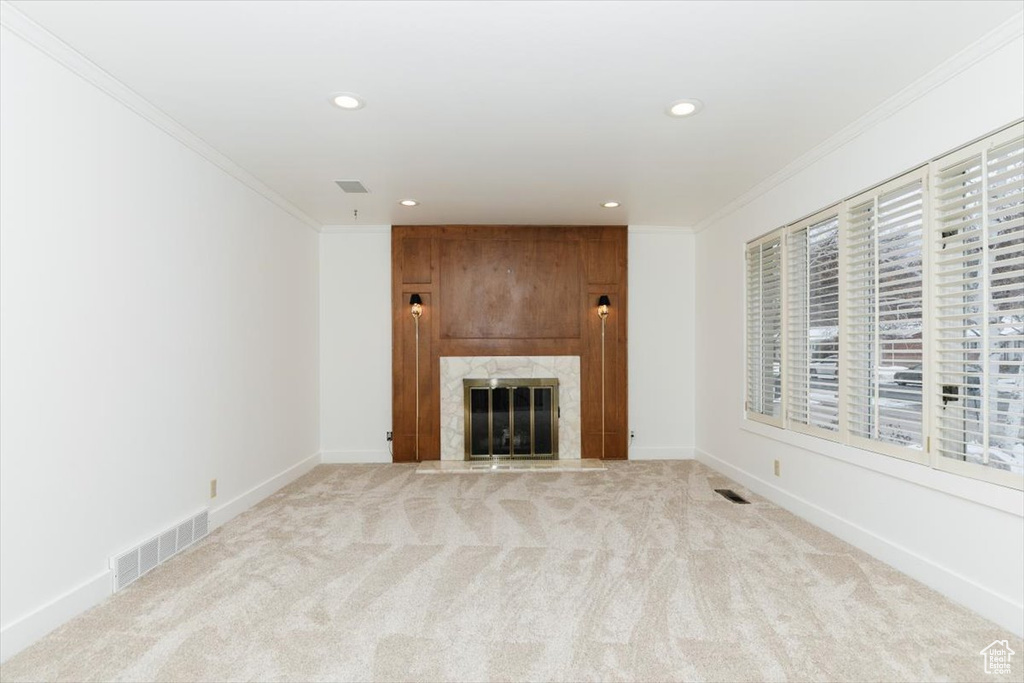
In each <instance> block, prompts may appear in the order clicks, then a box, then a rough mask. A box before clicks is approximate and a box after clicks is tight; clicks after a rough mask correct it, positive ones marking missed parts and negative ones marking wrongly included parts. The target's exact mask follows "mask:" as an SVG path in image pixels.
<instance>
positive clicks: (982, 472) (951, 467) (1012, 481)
mask: <svg viewBox="0 0 1024 683" xmlns="http://www.w3.org/2000/svg"><path fill="white" fill-rule="evenodd" d="M1022 136H1024V123H1021V122H1018V123H1015V124H1013V125H1011V126H1007V127H1006V128H1004V129H1002V130H999V131H997V132H995V133H992V134H990V135H986V136H985V137H984V138H982V139H980V140H978V141H976V142H974V143H972V144H969V145H965V146H964V147H961V148H959V149H957V150H954V151H952V152H950V153H948V154H944V155H942V156H941V157H938V158H936V159H934V160H933V161H931V162H930V163H929V164H928V168H929V176H930V177H931V178H932V180H933V181H935V180H937V179H938V178H939V174H940V173H942V171H943V170H944V169H948V168H950V167H951V166H956V165H957V164H959V163H962V162H964V161H967V160H968V159H970V158H971V157H974V156H978V155H982V154H983V153H984V152H988V151H991V150H992V149H994V148H996V147H1000V146H1002V145H1004V144H1006V143H1008V142H1012V141H1013V140H1015V139H1017V138H1019V137H1022ZM985 172H986V170H985V169H984V168H983V169H982V174H984V173H985ZM938 185H939V183H938V182H933V186H934V190H933V192H934V193H935V194H937V193H938V191H939V188H938ZM985 201H986V203H987V198H986V200H985ZM939 209H940V205H939V202H938V201H937V200H936V201H933V202H932V208H931V213H930V215H929V244H930V249H929V252H930V253H931V256H932V258H931V263H932V264H934V265H933V266H932V267H933V268H934V269H935V270H934V272H932V273H930V274H931V275H933V277H934V279H933V280H932V281H933V282H934V283H935V285H934V286H932V287H929V290H932V291H937V288H938V275H939V273H938V259H939V251H940V250H941V239H942V222H941V221H940V219H939V215H938V213H939ZM986 214H987V211H984V212H983V218H982V221H983V222H982V233H983V240H987V237H988V235H987V230H988V228H987V221H986V218H987V216H986ZM986 251H987V250H986ZM982 267H984V268H985V269H986V273H985V278H986V279H988V278H989V277H990V273H989V272H988V267H989V264H988V260H987V259H986V260H985V262H984V264H983V266H982ZM984 303H985V309H984V310H983V311H982V318H985V319H987V318H988V305H989V301H988V300H987V298H986V300H985V302H984ZM929 308H931V306H929ZM986 324H987V322H986ZM930 329H931V335H930V336H931V337H932V338H933V339H934V340H935V351H934V352H935V357H934V358H933V359H931V360H932V361H934V362H930V363H929V365H928V367H929V372H928V375H929V376H930V377H931V379H932V381H933V386H934V387H935V388H934V389H933V390H932V394H931V399H932V403H931V405H930V410H929V412H930V413H932V414H933V415H935V416H936V419H935V426H936V433H934V434H932V435H931V436H932V437H933V439H932V440H933V441H936V442H937V441H938V440H939V434H938V433H937V427H938V423H939V420H938V417H937V416H938V413H937V411H938V409H939V403H940V402H941V401H942V396H941V389H940V386H939V384H940V383H939V382H938V381H937V376H938V375H939V374H940V373H939V369H938V368H939V366H938V362H937V361H938V346H937V345H938V340H939V327H938V321H932V322H931V323H930ZM990 353H991V350H990V349H988V348H986V349H984V350H983V355H984V356H985V357H987V356H988V355H989V354H990ZM1022 372H1024V369H1022ZM936 389H939V390H936ZM985 389H986V393H985V395H984V398H985V401H986V402H987V401H988V400H989V398H988V393H987V392H988V387H987V386H986V387H985ZM931 455H932V462H931V466H932V467H934V468H935V469H938V470H943V471H945V472H950V473H952V474H957V475H961V476H966V477H970V478H972V479H980V480H982V481H987V482H990V483H992V484H997V485H999V486H1007V487H1010V488H1017V489H1024V477H1022V476H1020V475H1016V474H1013V473H1011V472H1007V471H1006V470H1000V469H996V468H993V467H988V466H986V465H981V464H978V463H973V462H968V461H961V460H954V459H952V458H947V457H945V456H943V455H941V454H940V453H939V449H938V448H934V449H932V453H931Z"/></svg>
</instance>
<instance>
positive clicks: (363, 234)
mask: <svg viewBox="0 0 1024 683" xmlns="http://www.w3.org/2000/svg"><path fill="white" fill-rule="evenodd" d="M327 230H328V231H327V232H324V233H323V234H321V235H320V377H321V386H320V390H321V393H320V449H321V451H322V456H323V461H324V462H391V455H390V454H389V452H388V445H389V444H388V443H387V442H386V441H385V439H384V437H385V434H386V433H387V432H389V431H391V228H390V226H371V227H363V226H352V227H339V228H329V229H327Z"/></svg>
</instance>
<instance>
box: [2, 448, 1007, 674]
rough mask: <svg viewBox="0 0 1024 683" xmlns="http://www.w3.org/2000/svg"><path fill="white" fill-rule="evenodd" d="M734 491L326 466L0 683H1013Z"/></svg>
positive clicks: (814, 533)
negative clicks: (1000, 682)
mask: <svg viewBox="0 0 1024 683" xmlns="http://www.w3.org/2000/svg"><path fill="white" fill-rule="evenodd" d="M723 486H731V487H732V488H735V489H737V490H739V491H741V492H743V489H742V488H741V487H738V486H736V485H733V484H731V483H730V482H728V481H727V480H725V479H724V478H723V477H721V476H719V475H717V474H716V473H714V472H713V471H711V470H709V469H708V468H706V467H704V466H702V465H700V464H699V463H696V462H692V461H689V462H630V463H610V464H609V466H608V470H607V471H606V472H587V473H557V474H554V473H524V474H516V473H503V474H495V475H489V474H481V475H466V474H435V475H431V476H424V475H421V474H420V475H418V474H416V466H415V465H324V466H320V467H317V468H315V469H314V470H313V471H312V472H310V473H309V474H308V475H306V476H305V477H303V478H302V479H300V480H298V481H297V482H295V483H294V484H292V485H290V486H288V487H287V488H285V489H283V490H282V491H280V492H279V493H277V494H275V495H274V496H272V497H270V498H269V499H268V500H266V501H264V502H263V503H262V504H260V505H259V506H257V507H256V508H254V509H252V510H251V511H249V512H248V513H246V514H244V515H242V516H241V517H239V518H237V519H235V520H234V521H232V522H231V523H229V524H227V525H225V526H224V527H222V528H220V529H218V530H217V531H216V532H214V533H213V534H211V535H210V537H209V538H208V539H207V540H206V541H204V542H202V543H201V544H199V545H197V546H196V547H194V548H192V549H191V550H188V551H186V552H185V553H183V554H182V555H181V556H179V557H176V558H174V559H173V560H171V561H169V562H168V563H167V564H165V565H163V566H161V567H159V568H157V569H156V570H155V571H153V572H152V573H151V574H149V575H148V576H146V577H145V578H143V579H142V580H141V581H139V582H138V583H136V584H134V585H133V586H130V587H129V588H128V589H127V590H125V591H123V592H122V593H120V594H118V595H116V596H114V597H113V598H111V599H109V600H107V601H106V602H104V603H103V604H101V605H99V606H98V607H96V608H94V609H92V610H91V611H89V612H87V613H86V614H84V615H82V616H80V617H78V618H77V619H74V620H73V621H71V622H69V623H68V624H66V625H65V626H63V627H61V628H60V629H58V630H57V631H55V632H54V633H52V634H50V635H49V636H47V637H46V638H45V639H43V640H42V641H41V642H39V643H37V644H36V645H34V646H33V647H31V648H29V649H27V650H25V651H24V652H22V653H21V654H19V655H17V656H16V657H13V658H12V659H11V660H9V661H8V662H7V663H5V664H4V665H3V666H2V669H0V678H2V679H3V680H4V681H23V680H62V681H89V680H132V681H144V680H164V681H216V680H237V681H254V680H281V681H321V680H323V681H329V680H330V681H343V680H355V681H370V680H375V681H404V680H417V681H444V680H455V681H484V680H516V681H528V680H563V681H585V680H602V681H616V680H626V681H628V680H647V681H672V680H687V681H747V680H751V681H752V680H794V681H803V680H821V681H840V680H848V681H871V680H880V681H882V680H884V681H897V680H900V681H926V680H982V679H990V680H996V679H994V678H993V677H992V676H986V675H985V674H984V673H983V670H982V668H981V657H980V656H979V655H978V652H979V651H980V650H981V649H982V648H983V647H984V646H986V645H987V644H988V643H990V642H991V641H993V640H995V639H996V638H999V639H1004V638H1007V637H1008V634H1007V633H1006V632H1005V631H1004V630H1002V629H1000V628H999V627H997V626H995V625H994V624H991V623H989V622H987V621H986V620H984V619H982V618H980V617H978V616H976V615H974V614H972V613H971V612H969V611H968V610H966V609H963V608H961V607H958V606H956V605H954V604H953V603H951V602H949V601H948V600H946V599H945V598H943V597H941V596H940V595H938V594H937V593H935V592H933V591H931V590H930V589H928V588H926V587H924V586H922V585H921V584H919V583H916V582H915V581H912V580H910V579H908V578H907V577H905V576H903V575H901V574H900V573H899V572H897V571H895V570H894V569H891V568H890V567H888V566H886V565H884V564H882V563H881V562H878V561H876V560H874V559H872V558H870V557H868V556H867V555H865V554H864V553H862V552H860V551H858V550H856V549H854V548H853V547H851V546H850V545H848V544H846V543H844V542H842V541H839V540H838V539H836V538H835V537H833V536H830V535H829V534H827V533H825V532H823V531H821V530H819V529H817V528H816V527H814V526H811V525H810V524H807V523H805V522H803V521H801V520H800V519H798V518H796V517H794V516H793V515H791V514H789V513H788V512H785V511H784V510H781V509H779V508H778V507H776V506H775V505H772V504H770V503H768V502H766V501H764V500H761V499H757V498H752V500H753V501H754V502H753V504H752V505H735V504H733V503H730V502H728V501H726V500H724V499H723V498H721V497H720V496H718V495H717V494H715V493H714V492H713V491H712V489H714V488H720V487H723ZM1010 645H1011V647H1012V649H1014V650H1015V651H1016V652H1018V653H1024V644H1022V643H1021V640H1020V639H1019V638H1010ZM1018 656H1021V657H1024V654H1020V655H1018ZM1021 671H1024V663H1018V662H1014V672H1013V676H1014V677H1015V678H1016V680H1020V672H1021Z"/></svg>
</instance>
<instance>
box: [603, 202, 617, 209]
mask: <svg viewBox="0 0 1024 683" xmlns="http://www.w3.org/2000/svg"><path fill="white" fill-rule="evenodd" d="M601 206H603V207H604V208H606V209H616V208H618V207H620V206H622V205H621V204H619V203H618V202H604V203H602V204H601Z"/></svg>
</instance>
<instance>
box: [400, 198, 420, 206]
mask: <svg viewBox="0 0 1024 683" xmlns="http://www.w3.org/2000/svg"><path fill="white" fill-rule="evenodd" d="M398 203H399V204H401V205H402V206H417V205H418V204H419V202H418V201H416V200H415V199H403V200H402V201H400V202H398Z"/></svg>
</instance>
